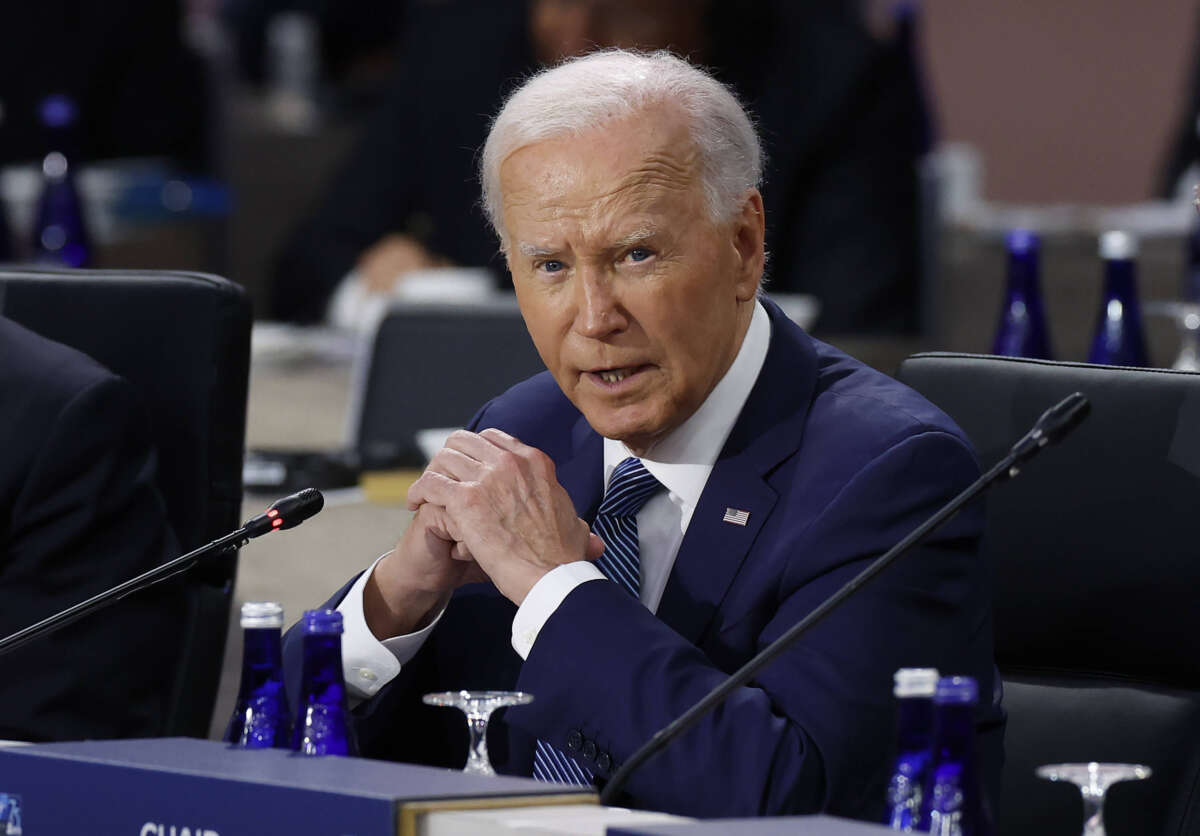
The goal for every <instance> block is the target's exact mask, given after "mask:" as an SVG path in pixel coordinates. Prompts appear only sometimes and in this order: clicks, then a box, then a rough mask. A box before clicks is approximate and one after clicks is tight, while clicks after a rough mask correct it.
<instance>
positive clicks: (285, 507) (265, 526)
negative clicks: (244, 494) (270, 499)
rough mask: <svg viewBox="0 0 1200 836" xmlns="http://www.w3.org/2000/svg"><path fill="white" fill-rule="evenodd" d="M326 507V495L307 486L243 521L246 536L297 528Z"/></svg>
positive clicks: (257, 535)
mask: <svg viewBox="0 0 1200 836" xmlns="http://www.w3.org/2000/svg"><path fill="white" fill-rule="evenodd" d="M324 507H325V497H324V496H322V495H321V492H320V491H319V490H317V489H316V488H305V489H304V490H302V491H300V492H298V493H294V494H292V495H291V496H285V497H284V498H283V499H280V500H278V501H276V502H274V503H272V505H271V507H270V508H268V509H267V510H266V511H264V512H263V513H261V514H259V515H258V516H257V517H251V518H250V519H248V520H246V522H244V523H242V531H244V532H246V538H247V539H250V538H253V537H259V536H261V535H263V534H266V533H267V532H269V531H283V530H284V529H287V528H295V527H296V526H298V525H300V523H302V522H304V521H305V520H307V519H308V518H309V517H311V516H313V515H314V514H316V513H317V512H318V511H320V510H321V509H322V508H324Z"/></svg>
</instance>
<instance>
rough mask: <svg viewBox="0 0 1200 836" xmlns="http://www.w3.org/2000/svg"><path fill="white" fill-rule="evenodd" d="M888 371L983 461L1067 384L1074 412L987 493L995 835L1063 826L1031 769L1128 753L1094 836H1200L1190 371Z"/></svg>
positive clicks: (1041, 366)
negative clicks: (1144, 775)
mask: <svg viewBox="0 0 1200 836" xmlns="http://www.w3.org/2000/svg"><path fill="white" fill-rule="evenodd" d="M899 377H900V379H901V380H903V381H904V382H905V383H907V384H909V385H910V386H912V387H914V388H915V389H917V390H918V391H919V392H921V393H922V394H924V395H925V396H926V397H927V398H929V399H930V400H931V401H933V402H934V403H935V404H937V405H938V406H940V407H941V408H942V409H943V410H945V411H946V412H947V413H949V415H950V416H951V417H952V418H954V420H955V421H957V422H958V424H959V425H960V426H961V427H962V428H963V429H964V430H965V431H966V433H967V435H968V436H970V438H971V440H972V441H973V442H974V444H975V448H976V450H977V452H978V454H979V457H980V461H981V463H982V464H983V465H984V466H988V465H990V464H992V463H994V462H995V461H996V460H998V459H999V458H1000V457H1001V455H1003V453H1004V452H1005V451H1007V450H1008V449H1009V447H1010V446H1011V445H1012V444H1013V443H1014V442H1015V441H1016V439H1017V438H1019V437H1020V436H1021V435H1022V434H1023V433H1024V432H1025V431H1026V430H1027V429H1028V428H1029V427H1030V426H1032V424H1033V422H1034V421H1035V420H1036V419H1037V417H1038V416H1039V415H1040V414H1041V412H1042V411H1043V410H1045V409H1046V408H1047V407H1049V406H1050V405H1052V404H1053V403H1055V402H1057V401H1058V400H1060V399H1061V398H1063V397H1064V396H1066V395H1067V394H1070V393H1071V392H1074V391H1080V392H1083V393H1084V394H1085V395H1087V397H1088V398H1089V399H1090V401H1091V405H1092V409H1091V413H1090V415H1089V416H1088V417H1087V419H1086V420H1085V421H1084V422H1083V424H1082V425H1080V426H1079V427H1078V428H1077V429H1076V430H1075V431H1074V433H1072V434H1071V435H1070V436H1069V437H1068V438H1066V439H1065V440H1064V441H1063V442H1062V444H1061V446H1059V447H1056V448H1052V449H1049V450H1046V451H1044V452H1043V453H1042V454H1041V456H1039V458H1038V459H1037V460H1035V461H1033V462H1030V464H1029V465H1028V466H1027V469H1026V472H1025V473H1023V474H1021V475H1020V477H1019V478H1018V479H1016V480H1015V481H1012V482H1009V483H1006V484H1002V485H1000V486H998V487H997V488H996V489H994V490H993V491H992V492H991V493H990V494H989V496H988V498H987V503H988V506H987V528H986V533H985V536H984V541H983V545H982V553H983V558H984V559H985V560H987V561H988V563H989V565H990V567H991V569H992V572H993V576H994V578H993V604H994V607H995V619H996V623H995V627H996V661H997V664H998V666H999V668H1000V671H1001V674H1002V676H1003V679H1004V687H1005V703H1006V705H1007V708H1008V714H1009V721H1008V730H1007V733H1006V738H1005V749H1006V753H1007V760H1006V763H1005V768H1004V774H1003V790H1002V794H1001V798H1000V803H999V815H998V817H997V819H998V821H997V825H998V833H999V834H1014V836H1015V834H1021V836H1040V834H1046V835H1047V836H1050V834H1063V833H1075V832H1078V831H1079V829H1080V821H1081V806H1082V804H1081V800H1080V796H1079V792H1078V791H1077V790H1076V789H1075V788H1074V787H1072V786H1070V785H1060V784H1052V783H1050V782H1047V781H1042V780H1039V779H1038V778H1036V777H1035V776H1034V774H1033V770H1034V768H1035V767H1036V766H1038V765H1040V764H1045V763H1056V762H1078V761H1085V762H1086V761H1117V762H1122V761H1123V762H1138V763H1145V764H1148V765H1150V766H1151V767H1152V768H1153V769H1154V775H1153V777H1152V778H1150V779H1148V780H1145V781H1136V782H1130V783H1126V784H1118V785H1116V786H1115V787H1114V788H1113V789H1112V790H1111V791H1110V793H1109V800H1108V804H1107V806H1106V820H1107V822H1108V823H1109V829H1108V832H1109V833H1110V834H1111V836H1121V834H1139V836H1150V835H1151V834H1164V835H1165V834H1170V836H1176V834H1195V833H1200V605H1198V602H1197V590H1200V539H1198V537H1197V532H1198V525H1200V374H1193V373H1189V372H1173V371H1168V370H1158V369H1130V368H1115V367H1107V366H1092V365H1085V364H1079V363H1051V362H1043V361H1036V360H1020V359H1010V358H1000V357H987V356H976V355H965V354H941V353H934V354H918V355H916V356H914V357H911V358H909V359H908V360H906V361H905V362H904V363H903V364H902V366H901V368H900V373H899Z"/></svg>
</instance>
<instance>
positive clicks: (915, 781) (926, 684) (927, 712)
mask: <svg viewBox="0 0 1200 836" xmlns="http://www.w3.org/2000/svg"><path fill="white" fill-rule="evenodd" d="M895 682H896V684H895V687H894V689H893V693H894V694H895V695H896V699H897V701H898V708H897V712H896V716H897V721H898V722H897V730H896V741H897V746H896V765H895V768H894V769H893V770H892V779H891V781H889V782H888V790H887V817H886V818H885V819H884V824H886V825H887V826H888V827H890V828H891V829H892V830H899V831H902V832H904V833H924V832H928V830H929V822H928V821H925V820H923V819H922V818H921V812H922V811H921V808H922V798H923V797H924V792H925V783H926V779H927V778H928V774H929V764H930V760H931V753H932V747H933V695H934V693H935V692H936V691H937V683H938V672H937V670H936V669H934V668H901V669H900V670H898V671H896V675H895Z"/></svg>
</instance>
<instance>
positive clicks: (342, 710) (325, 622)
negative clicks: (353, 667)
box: [292, 610, 357, 755]
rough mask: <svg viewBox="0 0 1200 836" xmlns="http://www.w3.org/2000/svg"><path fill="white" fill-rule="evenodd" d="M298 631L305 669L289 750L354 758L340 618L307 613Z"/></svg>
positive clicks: (325, 613)
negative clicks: (343, 665) (294, 728)
mask: <svg viewBox="0 0 1200 836" xmlns="http://www.w3.org/2000/svg"><path fill="white" fill-rule="evenodd" d="M300 629H301V631H302V634H303V636H304V667H303V671H302V674H301V679H300V694H299V695H298V699H297V704H298V706H299V714H298V716H297V717H296V730H295V738H294V742H293V745H292V748H293V749H295V750H296V751H297V752H299V753H301V754H303V755H355V754H357V747H356V746H355V744H354V738H353V734H352V732H351V728H350V711H349V709H348V707H347V704H346V682H345V679H344V675H343V673H342V614H341V613H340V612H337V611H336V610H308V611H306V612H305V613H304V617H303V618H302V619H301V620H300Z"/></svg>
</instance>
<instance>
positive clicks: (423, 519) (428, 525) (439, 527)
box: [412, 503, 455, 542]
mask: <svg viewBox="0 0 1200 836" xmlns="http://www.w3.org/2000/svg"><path fill="white" fill-rule="evenodd" d="M412 524H413V525H420V526H424V527H425V530H426V531H427V532H428V533H430V534H432V535H434V536H435V537H438V538H440V539H442V540H448V541H450V542H454V539H455V538H454V532H453V531H452V530H451V529H452V525H451V520H450V516H449V514H447V513H446V509H445V508H441V507H439V506H437V505H430V504H428V503H425V504H423V505H422V506H421V507H420V508H418V509H417V515H416V516H415V517H413V521H412Z"/></svg>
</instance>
